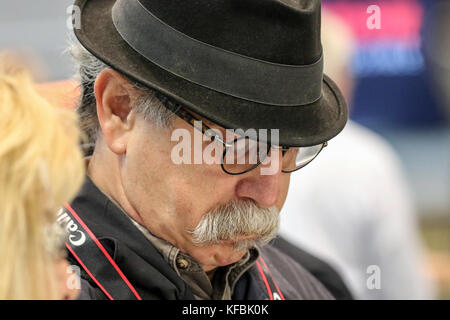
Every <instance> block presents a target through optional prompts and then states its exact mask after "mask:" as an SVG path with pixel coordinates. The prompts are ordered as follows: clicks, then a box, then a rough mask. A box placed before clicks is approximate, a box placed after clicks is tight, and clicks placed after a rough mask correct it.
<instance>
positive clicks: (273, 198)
mask: <svg viewBox="0 0 450 320" xmlns="http://www.w3.org/2000/svg"><path fill="white" fill-rule="evenodd" d="M275 161H278V160H276V159H275ZM269 166H270V164H269V165H260V166H259V167H258V168H257V169H254V170H253V171H251V172H249V173H246V174H244V175H243V176H242V179H241V180H240V181H239V182H238V184H237V185H236V196H237V197H238V198H247V199H252V200H254V201H255V202H256V204H257V205H258V206H259V207H261V208H269V207H272V206H274V205H275V204H277V202H278V200H279V199H280V191H281V184H282V172H281V167H280V168H278V169H277V170H276V171H274V172H272V174H262V172H261V171H262V170H264V169H267V168H265V167H269ZM279 166H281V163H279Z"/></svg>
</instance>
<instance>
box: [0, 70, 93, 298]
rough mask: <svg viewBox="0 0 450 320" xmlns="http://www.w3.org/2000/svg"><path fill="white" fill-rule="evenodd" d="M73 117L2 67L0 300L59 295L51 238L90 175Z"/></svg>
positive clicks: (21, 73) (24, 74)
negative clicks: (60, 213)
mask: <svg viewBox="0 0 450 320" xmlns="http://www.w3.org/2000/svg"><path fill="white" fill-rule="evenodd" d="M79 139H80V136H79V130H78V123H77V118H76V115H75V113H74V112H71V111H68V110H63V109H59V108H56V107H54V106H52V105H50V104H49V102H47V101H46V100H44V99H43V98H42V97H40V96H39V95H38V94H37V92H36V91H35V89H34V84H33V82H32V80H31V77H30V76H29V74H28V73H27V72H26V71H24V70H20V69H16V70H13V69H11V68H9V70H8V68H7V67H5V65H4V66H3V67H2V66H0V299H48V298H57V293H56V292H57V291H56V288H57V284H56V279H54V274H53V262H54V261H55V260H54V259H55V257H54V255H53V253H52V252H50V251H49V250H48V239H46V236H45V233H46V232H48V230H49V229H48V227H49V226H50V225H51V224H53V223H54V221H55V219H56V212H57V209H58V207H60V206H62V205H63V204H64V203H65V202H67V201H70V200H71V199H72V197H74V196H75V194H76V192H77V191H78V189H79V187H80V186H81V184H82V181H83V178H84V166H83V159H82V155H81V151H80V150H79V148H78V144H79Z"/></svg>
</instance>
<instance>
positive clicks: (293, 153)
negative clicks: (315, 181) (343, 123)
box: [156, 93, 328, 175]
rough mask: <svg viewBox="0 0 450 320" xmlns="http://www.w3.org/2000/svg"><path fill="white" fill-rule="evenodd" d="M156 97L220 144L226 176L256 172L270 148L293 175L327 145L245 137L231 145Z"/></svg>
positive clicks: (165, 100) (176, 105)
mask: <svg viewBox="0 0 450 320" xmlns="http://www.w3.org/2000/svg"><path fill="white" fill-rule="evenodd" d="M156 98H157V99H158V100H159V101H160V102H161V103H162V104H163V105H164V106H165V107H166V108H167V109H169V110H170V111H172V112H173V113H174V114H176V115H177V116H178V117H179V118H181V119H183V120H184V121H186V122H187V123H188V124H190V125H191V126H193V127H194V128H196V129H198V130H200V131H201V132H202V133H203V135H205V136H206V137H208V138H210V139H211V141H214V142H216V141H217V142H219V143H221V144H222V145H223V153H222V159H221V167H222V170H223V171H224V172H225V173H227V174H230V175H241V174H244V173H247V172H249V171H251V170H253V169H255V168H256V167H258V166H259V165H260V164H261V163H264V161H265V160H266V159H267V157H268V156H269V154H270V153H271V152H272V151H271V150H272V149H274V150H276V151H281V154H282V172H284V173H292V172H294V171H297V170H299V169H301V168H304V167H305V166H306V165H307V164H309V163H310V162H311V161H313V160H314V159H315V158H316V157H317V156H318V155H319V153H320V152H321V151H322V150H323V148H325V147H326V146H327V145H328V142H325V143H322V144H319V145H315V146H310V147H284V146H274V145H270V144H267V143H264V142H261V141H257V140H255V139H250V137H247V136H240V137H237V138H235V139H234V140H232V141H231V142H226V141H224V139H223V138H222V136H221V135H220V134H219V133H218V132H217V131H216V130H215V129H212V128H210V127H208V126H207V125H205V124H204V123H203V121H202V120H200V119H198V118H196V117H195V116H194V115H192V114H191V113H189V112H187V111H186V110H185V109H184V108H183V107H182V106H181V105H180V104H178V103H176V102H174V101H172V100H170V99H169V98H168V97H166V96H165V95H163V94H160V93H156ZM196 122H199V123H201V127H199V126H197V125H196Z"/></svg>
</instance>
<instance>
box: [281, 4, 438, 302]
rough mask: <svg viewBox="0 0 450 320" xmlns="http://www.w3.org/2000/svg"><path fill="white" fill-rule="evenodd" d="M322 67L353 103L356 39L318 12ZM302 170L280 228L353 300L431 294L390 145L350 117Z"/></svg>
mask: <svg viewBox="0 0 450 320" xmlns="http://www.w3.org/2000/svg"><path fill="white" fill-rule="evenodd" d="M322 33H323V35H322V39H323V41H322V43H323V47H324V56H325V59H324V60H325V73H327V74H328V75H329V76H331V77H332V78H333V79H336V80H337V83H338V84H339V86H340V88H342V90H343V93H344V95H345V96H346V98H347V101H351V97H352V89H353V80H352V78H351V76H350V73H349V66H350V61H351V58H352V53H353V37H352V34H351V32H350V31H349V29H348V28H347V26H346V25H345V23H344V22H343V21H342V20H341V19H340V18H338V17H337V16H334V15H332V14H331V13H328V14H324V15H323V26H322ZM326 151H327V152H326V154H325V153H324V154H321V156H320V157H318V159H317V160H316V161H317V162H315V163H311V164H310V165H308V167H306V168H304V170H303V171H302V173H301V174H299V175H297V176H293V177H292V179H291V187H290V190H289V195H288V197H287V200H286V203H285V206H284V208H283V212H282V214H281V217H282V221H281V226H280V230H281V231H280V234H281V235H282V236H285V237H286V238H287V239H288V240H290V241H291V242H293V243H295V244H296V245H297V246H299V247H303V248H306V249H307V250H310V252H312V253H315V254H316V255H318V256H319V257H321V258H322V259H324V260H326V261H328V262H329V263H330V264H331V265H333V266H334V267H335V268H336V269H337V270H338V271H339V272H340V273H341V275H342V276H343V278H344V280H345V281H346V282H347V284H348V286H349V288H350V289H351V291H352V293H353V294H354V296H355V298H357V299H431V298H433V297H434V289H433V285H432V284H431V283H430V282H429V281H428V280H427V279H426V277H425V264H424V259H423V255H422V250H423V249H422V244H421V242H420V239H419V237H418V233H417V225H416V219H415V209H414V207H413V204H412V201H411V200H412V199H411V196H410V194H409V191H408V185H407V183H406V180H405V178H404V177H403V173H402V166H401V163H400V162H399V160H398V158H397V156H396V153H395V152H394V150H393V149H392V148H391V147H390V146H389V145H388V143H386V142H385V141H384V140H383V139H382V138H381V137H380V136H378V135H376V134H375V133H373V132H371V131H370V130H368V129H366V128H364V127H362V126H360V125H358V124H356V123H355V122H352V121H349V123H348V124H347V126H346V128H345V129H344V131H343V132H342V134H341V135H340V136H338V137H337V138H335V139H333V140H332V141H331V142H330V144H329V146H328V147H327V150H326Z"/></svg>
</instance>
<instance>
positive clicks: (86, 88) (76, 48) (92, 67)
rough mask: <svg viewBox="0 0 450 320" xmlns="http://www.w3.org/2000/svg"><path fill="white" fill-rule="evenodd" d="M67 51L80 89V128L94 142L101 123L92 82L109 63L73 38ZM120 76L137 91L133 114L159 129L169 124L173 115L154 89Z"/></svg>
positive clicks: (91, 142)
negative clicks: (73, 63) (150, 122)
mask: <svg viewBox="0 0 450 320" xmlns="http://www.w3.org/2000/svg"><path fill="white" fill-rule="evenodd" d="M69 51H70V53H71V55H72V58H73V60H74V62H75V64H76V67H77V77H78V80H79V81H80V85H81V90H82V95H81V98H80V101H79V103H78V109H77V111H78V114H79V116H80V122H81V127H82V130H83V132H84V133H85V134H86V136H87V138H88V142H89V144H95V141H96V139H97V136H98V132H99V128H100V124H99V122H98V118H97V106H96V100H95V94H94V84H95V81H96V79H97V77H98V75H99V74H100V72H102V71H103V70H104V69H106V68H108V67H109V66H108V65H106V64H105V63H103V62H102V61H100V60H99V59H97V58H96V57H95V56H94V55H92V54H91V53H90V52H89V51H87V50H86V49H85V48H84V47H83V46H82V45H81V44H80V43H79V42H78V41H76V40H74V39H71V41H70V48H69ZM123 76H124V77H125V78H127V79H128V81H129V82H130V84H132V85H133V87H134V88H135V89H136V91H137V92H138V97H137V102H136V104H135V105H134V108H135V111H136V113H137V114H140V115H142V116H143V117H144V118H145V119H148V120H150V121H152V122H153V124H154V125H155V126H157V127H159V128H166V127H169V126H170V125H171V124H172V120H173V117H174V114H173V113H172V112H171V111H170V110H168V109H167V108H166V107H164V106H163V105H162V104H161V102H160V101H159V100H158V99H157V98H156V96H155V93H156V92H155V91H154V90H152V89H150V88H147V87H145V86H143V85H141V84H139V83H137V82H135V81H133V80H131V79H130V78H128V77H127V76H125V75H123Z"/></svg>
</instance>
